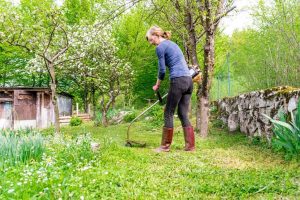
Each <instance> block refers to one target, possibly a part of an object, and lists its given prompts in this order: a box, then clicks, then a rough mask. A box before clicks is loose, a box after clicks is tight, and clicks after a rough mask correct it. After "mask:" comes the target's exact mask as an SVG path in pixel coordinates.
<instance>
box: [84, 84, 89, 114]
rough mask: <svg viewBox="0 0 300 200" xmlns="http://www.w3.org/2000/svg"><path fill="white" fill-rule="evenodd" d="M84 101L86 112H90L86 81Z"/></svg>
mask: <svg viewBox="0 0 300 200" xmlns="http://www.w3.org/2000/svg"><path fill="white" fill-rule="evenodd" d="M83 103H84V112H85V113H88V87H87V84H86V82H84V91H83Z"/></svg>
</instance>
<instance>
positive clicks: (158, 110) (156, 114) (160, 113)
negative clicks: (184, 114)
mask: <svg viewBox="0 0 300 200" xmlns="http://www.w3.org/2000/svg"><path fill="white" fill-rule="evenodd" d="M148 116H150V117H151V120H150V121H151V125H153V126H161V125H162V124H163V121H164V107H163V106H160V105H155V106H154V107H153V108H151V109H150V111H149V113H148Z"/></svg>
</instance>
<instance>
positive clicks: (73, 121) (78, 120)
mask: <svg viewBox="0 0 300 200" xmlns="http://www.w3.org/2000/svg"><path fill="white" fill-rule="evenodd" d="M81 124H82V119H81V118H79V117H76V116H72V118H71V120H70V126H79V125H81Z"/></svg>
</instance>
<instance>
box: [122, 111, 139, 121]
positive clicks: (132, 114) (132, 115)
mask: <svg viewBox="0 0 300 200" xmlns="http://www.w3.org/2000/svg"><path fill="white" fill-rule="evenodd" d="M136 117H137V112H136V111H132V112H130V113H128V114H127V115H125V117H124V122H131V121H132V120H134V118H136Z"/></svg>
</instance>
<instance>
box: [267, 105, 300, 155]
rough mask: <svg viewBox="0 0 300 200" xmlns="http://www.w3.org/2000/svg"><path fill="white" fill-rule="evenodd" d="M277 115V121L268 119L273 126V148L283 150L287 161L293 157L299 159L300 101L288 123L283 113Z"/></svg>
mask: <svg viewBox="0 0 300 200" xmlns="http://www.w3.org/2000/svg"><path fill="white" fill-rule="evenodd" d="M278 115H279V120H274V119H271V118H269V117H268V118H269V119H270V120H271V122H272V123H273V125H274V128H273V132H274V134H275V136H274V137H273V139H272V142H273V147H274V148H276V149H279V150H283V151H284V152H285V155H286V158H288V159H290V158H293V157H296V158H297V159H300V101H299V102H298V108H297V111H296V114H295V116H294V114H293V112H291V119H292V121H291V122H290V123H288V122H287V120H286V118H287V117H286V116H285V114H284V113H283V112H279V114H278ZM265 116H266V115H265ZM266 117H267V116H266Z"/></svg>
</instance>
